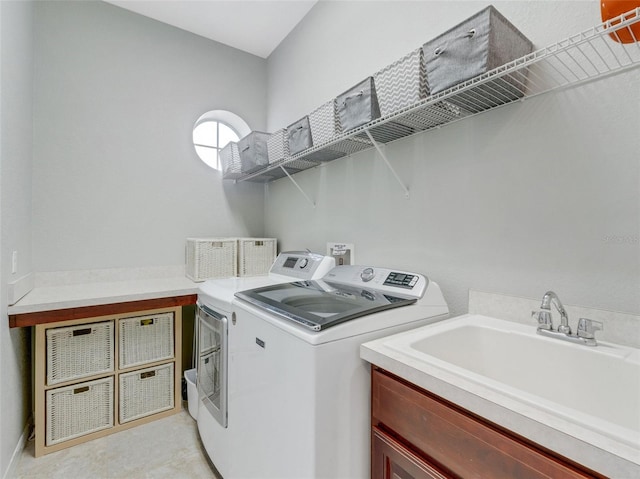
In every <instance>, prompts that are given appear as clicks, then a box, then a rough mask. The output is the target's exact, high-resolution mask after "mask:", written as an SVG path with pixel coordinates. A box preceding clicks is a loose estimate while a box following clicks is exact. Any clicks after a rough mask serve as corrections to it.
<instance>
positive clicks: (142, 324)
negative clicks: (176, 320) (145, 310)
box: [118, 313, 173, 369]
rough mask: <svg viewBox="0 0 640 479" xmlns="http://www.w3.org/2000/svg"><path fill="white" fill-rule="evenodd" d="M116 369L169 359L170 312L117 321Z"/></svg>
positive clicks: (170, 338)
mask: <svg viewBox="0 0 640 479" xmlns="http://www.w3.org/2000/svg"><path fill="white" fill-rule="evenodd" d="M118 327H119V328H120V335H119V337H120V339H119V342H120V353H119V356H120V357H119V361H120V362H119V367H120V369H125V368H130V367H132V366H138V365H140V364H146V363H150V362H154V361H162V360H163V359H169V358H171V357H173V313H164V314H157V315H149V316H138V317H133V318H126V319H121V320H120V321H119V326H118Z"/></svg>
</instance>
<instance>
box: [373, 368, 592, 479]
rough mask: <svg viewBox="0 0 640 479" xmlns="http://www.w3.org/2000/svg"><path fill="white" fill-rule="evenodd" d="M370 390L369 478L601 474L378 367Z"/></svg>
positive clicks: (557, 478)
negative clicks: (370, 439)
mask: <svg viewBox="0 0 640 479" xmlns="http://www.w3.org/2000/svg"><path fill="white" fill-rule="evenodd" d="M371 393H372V398H371V400H372V409H371V413H372V418H371V424H372V459H371V464H372V473H371V477H372V478H373V479H382V478H399V479H400V478H434V477H437V478H441V477H463V478H465V479H466V478H488V477H490V478H492V479H499V478H510V479H513V478H517V479H528V478H531V479H534V478H536V479H537V478H550V477H553V478H554V479H564V478H586V477H591V478H593V477H597V478H600V477H603V476H600V475H598V474H597V473H594V472H592V471H589V470H586V469H585V468H582V467H581V466H579V465H577V464H574V463H571V462H570V461H569V460H567V459H565V458H561V457H558V456H556V455H554V454H552V453H551V452H549V451H547V450H545V449H544V448H542V447H541V446H538V445H536V444H534V443H531V442H529V441H527V440H526V439H524V438H522V437H520V436H517V435H516V434H514V433H511V432H509V431H507V430H505V429H503V428H502V427H500V426H498V425H496V424H493V423H490V422H489V421H486V420H484V419H482V418H479V417H477V416H475V415H473V414H472V413H470V412H468V411H466V410H464V409H462V408H460V407H458V406H456V405H454V404H451V403H449V402H447V401H445V400H444V399H442V398H440V397H438V396H435V395H433V394H432V393H430V392H428V391H425V390H423V389H421V388H419V387H417V386H415V385H413V384H410V383H407V382H405V381H404V380H402V379H400V378H397V377H395V376H393V375H392V374H390V373H388V372H386V371H384V370H382V369H379V368H373V370H372V389H371Z"/></svg>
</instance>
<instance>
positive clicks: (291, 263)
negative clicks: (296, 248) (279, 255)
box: [282, 256, 298, 268]
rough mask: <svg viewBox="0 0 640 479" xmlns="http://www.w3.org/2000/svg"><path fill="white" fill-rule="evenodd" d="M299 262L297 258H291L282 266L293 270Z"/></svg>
mask: <svg viewBox="0 0 640 479" xmlns="http://www.w3.org/2000/svg"><path fill="white" fill-rule="evenodd" d="M297 262H298V258H296V257H295V256H290V257H288V258H287V259H286V260H284V264H283V265H282V266H283V267H285V268H293V267H294V266H295V265H296V263H297Z"/></svg>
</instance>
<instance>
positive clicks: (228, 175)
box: [220, 141, 243, 180]
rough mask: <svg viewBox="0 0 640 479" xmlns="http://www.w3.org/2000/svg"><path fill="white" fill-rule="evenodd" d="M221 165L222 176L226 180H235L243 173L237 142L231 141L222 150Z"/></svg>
mask: <svg viewBox="0 0 640 479" xmlns="http://www.w3.org/2000/svg"><path fill="white" fill-rule="evenodd" d="M220 166H221V167H222V178H223V179H225V180H235V179H237V178H240V177H241V176H242V175H243V173H242V162H241V161H240V151H239V150H238V144H237V143H234V142H233V141H230V142H229V143H227V146H225V147H224V148H222V149H221V150H220Z"/></svg>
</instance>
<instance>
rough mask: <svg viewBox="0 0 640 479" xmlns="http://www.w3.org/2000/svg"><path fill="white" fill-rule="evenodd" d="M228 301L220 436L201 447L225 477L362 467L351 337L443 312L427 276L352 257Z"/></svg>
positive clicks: (334, 478) (366, 461) (361, 416)
mask: <svg viewBox="0 0 640 479" xmlns="http://www.w3.org/2000/svg"><path fill="white" fill-rule="evenodd" d="M233 311H234V314H235V321H232V323H231V324H230V325H229V337H230V338H231V337H233V338H234V339H233V341H230V343H229V356H228V358H229V361H228V363H227V367H228V373H229V376H228V378H229V390H228V399H229V401H228V425H227V428H226V429H225V435H224V437H220V438H218V440H224V442H225V445H224V446H222V448H221V449H220V450H219V451H216V448H215V447H214V449H213V450H212V451H211V452H210V455H211V457H212V460H213V463H214V464H215V465H216V467H217V468H218V470H219V471H220V473H221V474H222V476H223V477H224V478H225V479H249V478H256V479H257V478H260V479H265V478H278V479H284V478H291V479H293V478H295V479H304V478H327V479H329V478H330V479H346V478H353V479H363V478H368V477H370V424H369V423H370V398H369V395H370V371H369V366H368V364H367V363H366V362H365V361H363V360H362V359H360V356H359V347H360V344H362V343H364V342H367V341H370V340H372V339H376V338H379V337H382V336H386V335H390V334H395V333H397V332H400V331H404V330H407V329H411V328H415V327H419V326H422V325H424V324H428V323H431V322H435V321H438V320H442V319H445V318H447V317H448V314H449V310H448V307H447V304H446V302H445V300H444V298H443V296H442V293H441V291H440V288H439V287H438V285H437V284H436V283H434V282H432V281H429V280H428V279H427V278H426V277H424V276H422V275H420V274H417V273H410V272H404V271H396V270H389V269H384V268H371V267H361V266H338V267H336V268H334V269H333V270H331V271H330V272H329V273H328V274H327V275H326V276H324V278H323V279H322V280H316V281H297V282H292V283H280V284H275V285H267V286H262V287H257V288H254V289H252V290H249V291H243V292H239V293H236V300H235V301H234V303H233ZM200 431H201V434H202V428H200Z"/></svg>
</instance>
